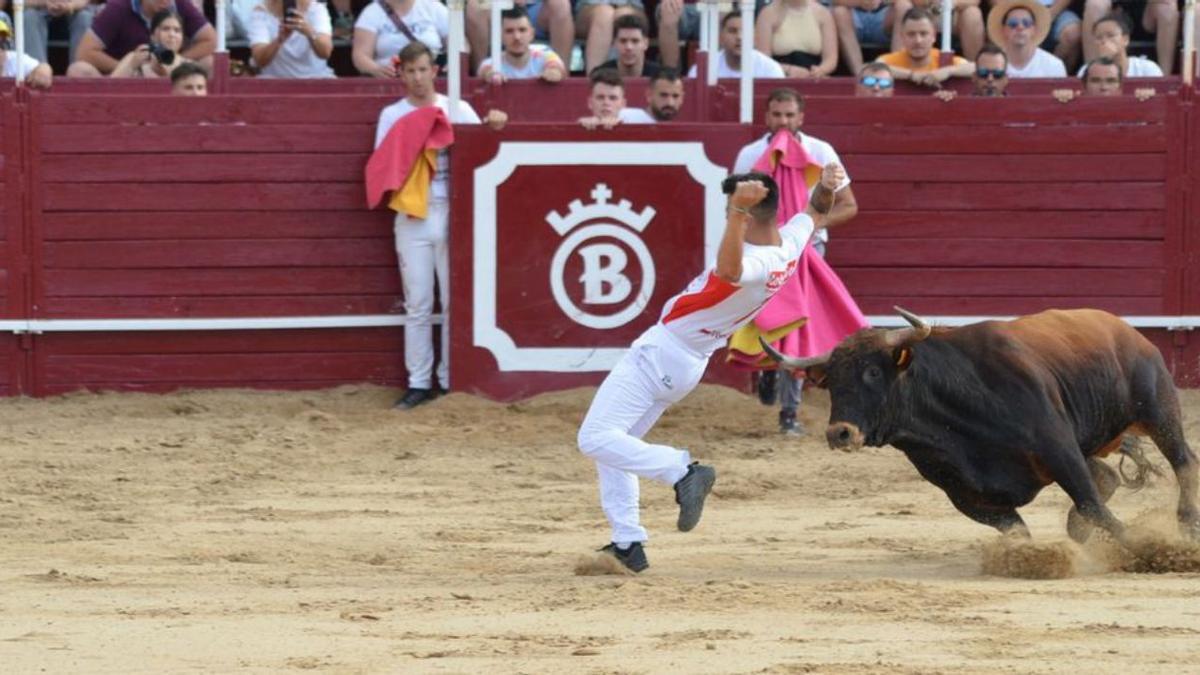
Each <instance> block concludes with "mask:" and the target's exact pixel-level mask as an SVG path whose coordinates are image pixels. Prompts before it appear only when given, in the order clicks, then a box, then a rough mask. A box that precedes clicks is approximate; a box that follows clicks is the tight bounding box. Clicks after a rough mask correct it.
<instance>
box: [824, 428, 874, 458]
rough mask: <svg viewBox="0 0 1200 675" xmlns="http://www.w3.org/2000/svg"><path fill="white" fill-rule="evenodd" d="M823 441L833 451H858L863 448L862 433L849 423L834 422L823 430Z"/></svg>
mask: <svg viewBox="0 0 1200 675" xmlns="http://www.w3.org/2000/svg"><path fill="white" fill-rule="evenodd" d="M825 440H826V441H829V447H830V448H833V449H834V450H844V451H846V452H849V451H851V450H858V449H859V448H861V447H862V446H863V442H864V439H863V433H862V431H860V430H859V428H858V427H856V426H854V425H853V424H850V423H849V422H834V423H833V424H830V425H829V428H828V429H826V430H825Z"/></svg>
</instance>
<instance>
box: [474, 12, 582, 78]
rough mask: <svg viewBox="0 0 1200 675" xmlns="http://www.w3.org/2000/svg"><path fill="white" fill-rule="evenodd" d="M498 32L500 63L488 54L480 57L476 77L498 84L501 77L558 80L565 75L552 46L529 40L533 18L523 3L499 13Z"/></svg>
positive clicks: (560, 60)
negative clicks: (477, 75) (502, 47)
mask: <svg viewBox="0 0 1200 675" xmlns="http://www.w3.org/2000/svg"><path fill="white" fill-rule="evenodd" d="M500 35H501V40H502V41H503V43H504V51H503V52H501V54H500V67H499V68H496V67H495V66H494V65H493V64H492V60H491V59H490V58H488V59H484V60H483V63H480V64H479V77H481V78H483V79H485V80H490V81H491V82H492V83H494V84H500V83H502V82H504V80H521V79H535V78H541V79H543V80H545V81H547V82H560V81H562V79H563V78H564V77H566V76H567V69H566V67H565V66H564V65H563V61H562V59H560V58H559V57H558V54H555V53H554V50H552V49H547V48H545V47H542V46H539V45H531V44H530V43H531V42H533V22H532V21H530V20H529V14H527V13H526V11H525V8H524V7H514V8H512V9H506V10H504V11H503V12H501V13H500Z"/></svg>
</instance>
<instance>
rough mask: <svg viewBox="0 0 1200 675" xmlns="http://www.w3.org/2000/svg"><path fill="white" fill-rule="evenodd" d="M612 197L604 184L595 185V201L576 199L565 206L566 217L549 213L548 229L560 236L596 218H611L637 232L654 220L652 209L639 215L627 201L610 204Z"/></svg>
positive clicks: (648, 207) (645, 210)
mask: <svg viewBox="0 0 1200 675" xmlns="http://www.w3.org/2000/svg"><path fill="white" fill-rule="evenodd" d="M612 195H613V193H612V190H610V189H608V186H607V185H605V184H604V183H597V184H596V187H594V188H592V193H591V196H592V199H593V200H595V201H593V202H592V203H591V204H586V205H585V204H584V203H583V202H582V201H580V200H578V199H576V200H575V201H573V202H571V203H570V204H568V205H567V207H568V209H569V210H568V211H567V215H565V216H563V215H559V213H558V212H557V211H551V212H550V213H547V214H546V222H548V223H550V227H552V228H554V231H555V232H557V233H558V234H559V235H560V236H562V235H565V234H566V233H568V232H570V231H571V230H572V229H573V228H574V227H575V226H576V225H578V224H580V223H582V222H585V221H588V220H594V219H596V218H611V219H613V220H615V221H617V222H619V223H624V224H626V225H628V226H629V227H631V228H633V229H634V230H636V231H637V232H639V233H640V232H641V231H642V230H644V229H646V226H647V225H649V224H650V221H651V220H652V219H653V218H654V214H655V211H654V207H651V206H647V207H646V208H644V209H642V212H641V213H638V212H637V211H634V210H633V208H632V207H633V204H631V203H630V202H629V200H628V199H622V200H621V201H619V202H617V203H616V204H610V203H609V201H608V200H609V198H611V197H612Z"/></svg>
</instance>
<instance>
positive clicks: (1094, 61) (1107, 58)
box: [1079, 56, 1125, 84]
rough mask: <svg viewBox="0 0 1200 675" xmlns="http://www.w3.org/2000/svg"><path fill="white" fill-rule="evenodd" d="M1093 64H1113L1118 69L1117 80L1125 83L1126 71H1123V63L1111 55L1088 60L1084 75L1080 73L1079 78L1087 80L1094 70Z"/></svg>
mask: <svg viewBox="0 0 1200 675" xmlns="http://www.w3.org/2000/svg"><path fill="white" fill-rule="evenodd" d="M1092 66H1113V67H1114V68H1116V69H1117V81H1118V82H1120V83H1122V84H1124V83H1125V73H1122V72H1121V64H1119V63H1117V62H1116V60H1114V59H1113V58H1112V57H1111V56H1097V57H1096V58H1094V59H1092V60H1091V61H1088V63H1087V65H1086V66H1084V67H1083V75H1080V76H1079V79H1081V80H1083V81H1084V82H1087V78H1088V73H1090V72H1092Z"/></svg>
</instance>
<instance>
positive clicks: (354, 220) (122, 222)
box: [42, 209, 395, 241]
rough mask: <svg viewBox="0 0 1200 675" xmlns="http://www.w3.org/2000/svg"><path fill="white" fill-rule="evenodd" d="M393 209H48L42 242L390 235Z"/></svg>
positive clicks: (320, 237) (378, 236) (318, 237)
mask: <svg viewBox="0 0 1200 675" xmlns="http://www.w3.org/2000/svg"><path fill="white" fill-rule="evenodd" d="M394 215H395V214H394V213H393V212H392V211H389V210H386V209H377V210H375V211H319V212H311V211H255V212H253V213H249V214H248V213H246V212H245V211H225V210H221V211H141V212H139V211H58V212H51V213H46V214H45V216H44V218H43V220H42V225H43V233H44V236H45V240H46V241H61V240H87V241H95V240H104V239H231V238H240V239H247V240H251V239H273V238H279V237H290V238H293V239H300V238H316V239H323V238H327V237H338V236H340V237H346V238H358V237H377V238H386V239H387V240H389V241H390V240H391V239H392V224H393V222H394Z"/></svg>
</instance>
